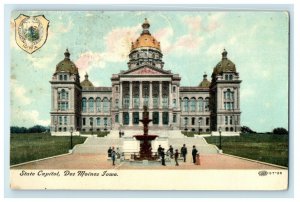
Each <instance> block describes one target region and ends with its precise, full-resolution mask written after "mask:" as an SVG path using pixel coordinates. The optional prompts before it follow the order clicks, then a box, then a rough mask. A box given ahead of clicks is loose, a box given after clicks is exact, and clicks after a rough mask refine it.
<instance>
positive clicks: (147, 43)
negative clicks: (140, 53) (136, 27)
mask: <svg viewBox="0 0 300 202" xmlns="http://www.w3.org/2000/svg"><path fill="white" fill-rule="evenodd" d="M149 27H150V24H149V22H148V20H147V18H145V22H144V23H143V24H142V28H143V32H142V33H141V36H140V37H139V38H137V40H136V41H135V42H132V44H131V51H132V50H134V49H137V48H141V47H148V48H155V49H158V50H160V42H158V41H157V40H156V39H155V38H154V37H153V36H151V34H150V32H149Z"/></svg>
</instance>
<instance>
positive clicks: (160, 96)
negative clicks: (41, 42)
mask: <svg viewBox="0 0 300 202" xmlns="http://www.w3.org/2000/svg"><path fill="white" fill-rule="evenodd" d="M142 28H143V30H142V33H141V35H140V37H139V38H138V39H136V41H135V42H132V44H131V51H130V53H129V62H128V63H127V65H128V69H127V70H123V71H120V72H119V73H118V74H113V75H112V77H111V87H96V86H94V85H93V83H92V82H91V81H89V79H88V75H87V74H86V75H85V79H84V80H83V81H82V82H81V83H80V78H79V73H78V69H77V67H76V65H75V64H74V63H73V62H72V61H71V60H70V53H69V51H68V50H66V52H65V53H64V54H65V58H64V59H63V60H62V61H61V62H59V63H58V64H57V66H56V71H55V73H54V74H53V77H52V80H51V81H50V83H51V112H50V114H51V127H50V128H51V131H52V132H63V131H70V130H72V131H84V132H88V131H89V132H92V131H109V130H120V129H122V130H126V129H141V128H142V125H141V123H140V122H139V120H140V119H142V112H143V106H147V107H148V109H149V116H150V118H151V119H152V122H151V123H150V126H149V128H150V129H159V130H185V131H197V132H206V133H209V132H211V131H217V130H218V129H219V128H221V129H222V131H229V132H230V131H231V132H239V131H240V115H241V110H240V83H241V80H240V79H239V74H238V72H237V71H236V67H235V64H234V63H233V62H231V61H230V60H229V59H228V58H227V51H226V50H225V49H224V51H223V53H222V59H221V61H220V62H219V63H218V64H217V65H216V66H215V68H214V69H213V73H212V76H211V79H212V80H211V82H210V81H208V79H207V75H206V74H204V75H203V80H202V81H201V82H200V84H199V85H198V86H180V80H181V77H180V75H178V74H174V73H172V72H171V71H170V70H165V69H164V62H163V60H162V58H163V54H162V52H161V49H160V42H158V41H157V40H156V39H155V38H154V37H153V36H152V35H151V33H150V31H149V28H150V24H149V22H148V21H147V19H145V22H144V23H143V24H142Z"/></svg>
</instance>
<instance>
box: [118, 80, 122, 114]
mask: <svg viewBox="0 0 300 202" xmlns="http://www.w3.org/2000/svg"><path fill="white" fill-rule="evenodd" d="M119 96H120V97H119V106H120V109H123V85H122V81H120V95H119Z"/></svg>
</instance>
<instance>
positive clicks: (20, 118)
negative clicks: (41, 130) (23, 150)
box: [11, 109, 50, 127]
mask: <svg viewBox="0 0 300 202" xmlns="http://www.w3.org/2000/svg"><path fill="white" fill-rule="evenodd" d="M39 115H40V114H39V112H38V111H36V110H20V109H19V110H18V109H17V110H12V120H13V123H12V124H11V125H16V126H27V127H30V126H33V125H43V126H48V125H50V119H45V120H42V119H40V118H39Z"/></svg>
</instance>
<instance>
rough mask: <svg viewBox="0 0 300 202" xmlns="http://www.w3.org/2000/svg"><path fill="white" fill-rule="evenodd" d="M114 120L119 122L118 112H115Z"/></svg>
mask: <svg viewBox="0 0 300 202" xmlns="http://www.w3.org/2000/svg"><path fill="white" fill-rule="evenodd" d="M115 122H116V123H119V114H116V115H115Z"/></svg>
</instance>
